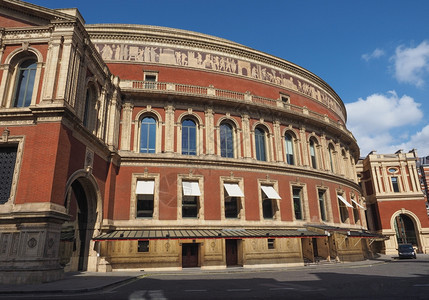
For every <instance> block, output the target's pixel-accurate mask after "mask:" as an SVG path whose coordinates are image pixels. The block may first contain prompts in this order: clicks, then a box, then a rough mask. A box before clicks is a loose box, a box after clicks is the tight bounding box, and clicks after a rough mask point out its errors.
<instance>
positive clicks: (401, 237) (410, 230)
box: [395, 214, 418, 246]
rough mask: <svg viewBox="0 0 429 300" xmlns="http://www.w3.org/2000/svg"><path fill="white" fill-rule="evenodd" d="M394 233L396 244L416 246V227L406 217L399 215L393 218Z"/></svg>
mask: <svg viewBox="0 0 429 300" xmlns="http://www.w3.org/2000/svg"><path fill="white" fill-rule="evenodd" d="M395 232H396V239H397V242H398V244H413V246H418V239H417V230H416V226H415V224H414V221H413V219H412V218H411V217H409V216H408V215H406V214H399V215H397V216H396V217H395Z"/></svg>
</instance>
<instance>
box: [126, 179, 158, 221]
mask: <svg viewBox="0 0 429 300" xmlns="http://www.w3.org/2000/svg"><path fill="white" fill-rule="evenodd" d="M159 178H160V175H159V174H157V173H147V172H145V173H133V174H132V178H131V199H130V220H139V221H142V222H145V220H159ZM139 180H141V181H151V180H153V181H154V188H153V216H152V218H137V195H136V187H137V181H139Z"/></svg>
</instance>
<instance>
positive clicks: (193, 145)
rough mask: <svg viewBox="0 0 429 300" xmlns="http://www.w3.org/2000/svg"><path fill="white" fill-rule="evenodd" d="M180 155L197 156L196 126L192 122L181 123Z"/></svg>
mask: <svg viewBox="0 0 429 300" xmlns="http://www.w3.org/2000/svg"><path fill="white" fill-rule="evenodd" d="M182 154H185V155H196V154H197V126H196V124H195V122H194V121H192V120H184V121H183V122H182Z"/></svg>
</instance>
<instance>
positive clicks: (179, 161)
mask: <svg viewBox="0 0 429 300" xmlns="http://www.w3.org/2000/svg"><path fill="white" fill-rule="evenodd" d="M119 155H120V156H121V166H122V167H132V166H149V165H153V166H158V167H159V166H160V165H165V166H166V167H171V168H190V169H194V168H195V169H197V168H198V166H204V169H208V168H212V169H225V170H236V171H238V170H240V171H247V172H271V173H272V172H275V173H277V174H283V175H288V176H298V177H307V178H312V179H314V178H317V179H318V180H320V181H330V182H332V183H335V184H337V185H338V184H343V185H345V186H348V187H351V188H354V189H356V190H360V187H359V185H358V184H357V183H355V182H354V181H352V180H350V179H347V178H345V177H343V176H338V175H335V174H330V173H327V172H325V171H323V170H317V169H313V168H309V167H303V166H291V165H287V164H286V163H282V162H260V161H256V160H253V159H246V158H237V159H233V160H232V159H224V158H221V157H219V156H216V155H200V156H186V155H180V154H176V153H158V154H149V155H147V154H146V155H145V154H141V153H134V152H128V151H119Z"/></svg>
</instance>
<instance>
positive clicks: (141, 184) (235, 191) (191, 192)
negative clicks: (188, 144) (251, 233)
mask: <svg viewBox="0 0 429 300" xmlns="http://www.w3.org/2000/svg"><path fill="white" fill-rule="evenodd" d="M223 186H224V188H225V191H226V193H227V194H228V196H229V197H244V193H243V191H242V190H241V188H240V186H239V185H238V184H237V183H224V184H223ZM182 188H183V195H184V196H201V191H200V187H199V184H198V182H197V181H182ZM261 189H262V191H263V192H264V194H265V195H266V196H267V198H268V199H273V200H277V199H281V197H280V195H279V194H278V193H277V191H276V190H275V189H274V188H273V187H272V186H270V185H261ZM154 191H155V181H153V180H142V181H137V187H136V194H137V195H153V194H154ZM337 197H338V199H339V200H340V201H341V202H343V203H344V205H346V206H347V207H350V208H353V205H351V204H350V203H349V202H348V201H347V200H346V199H344V197H343V196H341V195H337ZM351 200H352V202H353V203H354V204H355V205H356V206H358V207H359V208H361V209H365V208H364V207H363V206H362V205H360V204H359V203H358V202H357V201H356V200H355V199H353V198H351Z"/></svg>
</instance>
